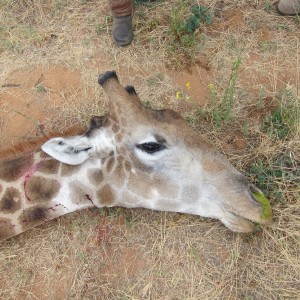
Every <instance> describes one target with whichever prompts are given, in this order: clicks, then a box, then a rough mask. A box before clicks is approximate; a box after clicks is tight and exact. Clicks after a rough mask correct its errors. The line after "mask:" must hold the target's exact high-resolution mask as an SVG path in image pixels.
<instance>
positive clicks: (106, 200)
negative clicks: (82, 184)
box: [97, 184, 115, 206]
mask: <svg viewBox="0 0 300 300" xmlns="http://www.w3.org/2000/svg"><path fill="white" fill-rule="evenodd" d="M97 198H98V200H99V203H100V204H102V205H105V206H111V205H112V204H113V203H114V200H115V199H114V194H113V192H112V190H111V188H110V186H109V185H108V184H106V185H104V186H103V188H102V189H101V190H99V191H98V192H97Z"/></svg>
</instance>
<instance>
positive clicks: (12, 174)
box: [0, 155, 33, 182]
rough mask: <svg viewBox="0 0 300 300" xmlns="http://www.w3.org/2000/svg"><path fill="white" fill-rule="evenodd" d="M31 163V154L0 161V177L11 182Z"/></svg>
mask: <svg viewBox="0 0 300 300" xmlns="http://www.w3.org/2000/svg"><path fill="white" fill-rule="evenodd" d="M32 163H33V155H27V156H22V157H19V158H15V159H12V160H6V161H2V162H0V179H2V180H4V181H7V182H11V181H15V180H17V179H18V178H20V177H21V176H22V175H23V174H24V173H25V172H26V169H27V168H29V167H30V165H31V164H32Z"/></svg>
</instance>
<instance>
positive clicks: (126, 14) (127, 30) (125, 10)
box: [109, 0, 133, 46]
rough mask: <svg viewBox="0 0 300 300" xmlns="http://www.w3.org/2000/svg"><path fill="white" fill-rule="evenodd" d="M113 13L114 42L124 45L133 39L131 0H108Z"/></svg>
mask: <svg viewBox="0 0 300 300" xmlns="http://www.w3.org/2000/svg"><path fill="white" fill-rule="evenodd" d="M109 4H110V7H111V10H112V14H113V26H112V35H113V39H114V41H115V43H116V44H117V45H120V46H126V45H128V44H130V43H131V41H132V39H133V30H132V0H109Z"/></svg>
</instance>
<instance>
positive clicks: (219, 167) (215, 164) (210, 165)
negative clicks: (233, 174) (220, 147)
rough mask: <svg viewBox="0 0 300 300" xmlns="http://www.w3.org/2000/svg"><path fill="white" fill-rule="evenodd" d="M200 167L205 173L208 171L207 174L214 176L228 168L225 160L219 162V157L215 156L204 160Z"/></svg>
mask: <svg viewBox="0 0 300 300" xmlns="http://www.w3.org/2000/svg"><path fill="white" fill-rule="evenodd" d="M202 167H203V169H204V170H205V171H208V172H209V173H211V174H213V175H215V174H218V173H221V172H224V170H226V169H227V167H228V166H227V165H225V160H224V159H223V160H221V159H220V156H219V155H218V154H217V155H216V157H215V158H214V157H213V156H212V155H209V156H208V157H207V158H204V159H203V162H202ZM213 175H212V176H213Z"/></svg>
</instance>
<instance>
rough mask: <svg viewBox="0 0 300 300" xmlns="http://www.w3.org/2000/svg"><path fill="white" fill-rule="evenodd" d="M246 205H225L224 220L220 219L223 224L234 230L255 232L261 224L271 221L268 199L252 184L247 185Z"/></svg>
mask: <svg viewBox="0 0 300 300" xmlns="http://www.w3.org/2000/svg"><path fill="white" fill-rule="evenodd" d="M247 197H248V199H249V200H248V201H250V202H247V203H248V205H246V207H243V208H242V209H237V208H232V207H227V214H226V220H221V221H222V222H223V223H224V224H225V226H227V227H228V228H229V229H231V230H233V231H235V232H243V233H249V232H255V231H257V230H258V229H260V228H261V225H269V224H271V223H272V209H271V205H270V202H269V200H268V199H267V198H266V196H265V195H264V194H263V193H262V191H261V190H260V189H258V188H257V187H256V186H254V185H252V184H251V185H249V188H248V191H247Z"/></svg>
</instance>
